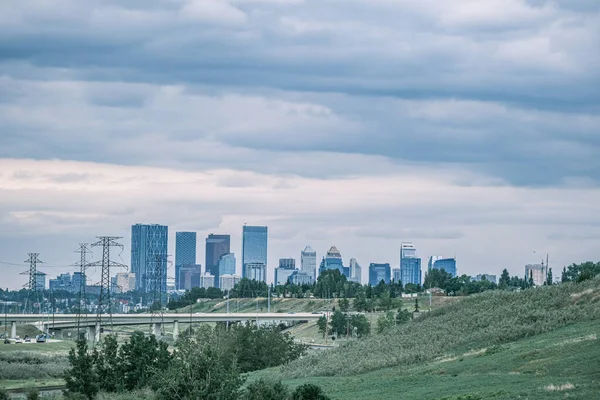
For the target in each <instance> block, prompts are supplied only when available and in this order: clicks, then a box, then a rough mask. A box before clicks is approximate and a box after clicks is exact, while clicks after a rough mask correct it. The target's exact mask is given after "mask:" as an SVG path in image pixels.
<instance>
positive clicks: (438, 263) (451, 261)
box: [427, 256, 456, 278]
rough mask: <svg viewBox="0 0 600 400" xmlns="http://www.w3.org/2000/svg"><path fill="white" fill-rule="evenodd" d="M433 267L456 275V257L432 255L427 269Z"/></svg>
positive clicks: (429, 269) (453, 275)
mask: <svg viewBox="0 0 600 400" xmlns="http://www.w3.org/2000/svg"><path fill="white" fill-rule="evenodd" d="M432 269H439V270H442V269H443V270H444V271H446V272H447V273H449V274H450V275H452V277H453V278H455V277H456V258H449V257H442V256H431V257H429V263H428V264H427V271H431V270H432Z"/></svg>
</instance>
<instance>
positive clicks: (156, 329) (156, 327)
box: [152, 322, 162, 339]
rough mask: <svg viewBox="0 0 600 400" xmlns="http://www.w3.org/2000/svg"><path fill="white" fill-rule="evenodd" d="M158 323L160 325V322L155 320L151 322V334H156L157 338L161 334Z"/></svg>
mask: <svg viewBox="0 0 600 400" xmlns="http://www.w3.org/2000/svg"><path fill="white" fill-rule="evenodd" d="M160 325H161V324H160V323H157V322H154V323H152V334H153V335H154V336H156V338H157V339H158V338H160V337H161V336H162V331H161V329H160V328H161V326H160Z"/></svg>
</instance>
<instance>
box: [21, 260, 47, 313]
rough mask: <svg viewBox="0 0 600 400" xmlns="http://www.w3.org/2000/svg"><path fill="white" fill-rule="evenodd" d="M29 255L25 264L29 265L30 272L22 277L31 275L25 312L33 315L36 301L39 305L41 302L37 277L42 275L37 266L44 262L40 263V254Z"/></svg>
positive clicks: (26, 272) (23, 273) (24, 273)
mask: <svg viewBox="0 0 600 400" xmlns="http://www.w3.org/2000/svg"><path fill="white" fill-rule="evenodd" d="M27 255H28V256H29V258H28V259H27V260H25V262H28V263H29V271H25V272H22V273H21V275H29V283H28V285H27V300H25V307H24V310H23V312H24V313H25V314H28V313H29V314H33V302H34V301H35V302H36V303H38V305H39V302H40V296H39V291H38V285H37V277H38V274H41V273H38V271H37V265H38V264H42V263H43V262H42V261H40V259H38V256H39V255H40V253H27ZM42 290H43V288H42Z"/></svg>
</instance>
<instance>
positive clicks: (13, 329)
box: [10, 321, 17, 339]
mask: <svg viewBox="0 0 600 400" xmlns="http://www.w3.org/2000/svg"><path fill="white" fill-rule="evenodd" d="M16 337H17V323H16V322H15V321H12V322H11V323H10V338H11V339H14V338H16Z"/></svg>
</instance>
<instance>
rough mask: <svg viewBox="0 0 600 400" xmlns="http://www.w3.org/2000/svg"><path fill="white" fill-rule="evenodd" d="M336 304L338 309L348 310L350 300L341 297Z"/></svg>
mask: <svg viewBox="0 0 600 400" xmlns="http://www.w3.org/2000/svg"><path fill="white" fill-rule="evenodd" d="M338 305H339V306H340V310H341V311H342V312H348V309H349V308H350V301H349V300H348V298H346V297H342V298H341V299H340V301H339V302H338Z"/></svg>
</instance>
